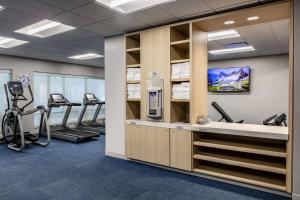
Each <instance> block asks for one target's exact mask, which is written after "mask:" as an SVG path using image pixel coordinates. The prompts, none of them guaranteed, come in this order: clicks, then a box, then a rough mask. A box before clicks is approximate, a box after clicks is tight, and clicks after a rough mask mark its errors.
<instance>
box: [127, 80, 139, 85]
mask: <svg viewBox="0 0 300 200" xmlns="http://www.w3.org/2000/svg"><path fill="white" fill-rule="evenodd" d="M127 83H128V84H136V83H141V81H127Z"/></svg>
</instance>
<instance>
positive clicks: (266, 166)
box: [193, 152, 286, 174]
mask: <svg viewBox="0 0 300 200" xmlns="http://www.w3.org/2000/svg"><path fill="white" fill-rule="evenodd" d="M193 157H194V159H199V160H205V161H210V162H216V163H221V164H226V165H232V166H237V167H244V168H249V169H255V170H261V171H267V172H272V173H278V174H286V167H285V164H282V163H277V162H270V161H263V160H255V159H251V158H243V157H234V156H230V155H220V154H214V153H209V152H201V153H198V154H195V155H194V156H193Z"/></svg>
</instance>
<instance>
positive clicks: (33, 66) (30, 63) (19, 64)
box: [0, 55, 104, 129]
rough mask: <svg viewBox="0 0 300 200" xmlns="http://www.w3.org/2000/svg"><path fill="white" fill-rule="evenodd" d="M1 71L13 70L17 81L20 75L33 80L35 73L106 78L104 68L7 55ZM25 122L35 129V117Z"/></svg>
mask: <svg viewBox="0 0 300 200" xmlns="http://www.w3.org/2000/svg"><path fill="white" fill-rule="evenodd" d="M0 69H9V70H12V79H13V80H16V79H17V77H18V76H19V75H20V74H27V75H29V76H30V77H31V80H32V76H33V72H46V73H56V74H70V75H83V76H93V77H99V78H103V77H104V68H100V67H89V66H83V65H75V64H67V63H60V62H51V61H44V60H35V59H29V58H28V59H27V58H20V57H14V56H5V55H0ZM0 87H3V86H0ZM32 88H33V87H32ZM32 107H33V104H32V105H31V107H28V108H29V109H30V108H32ZM24 120H25V128H27V129H32V128H33V127H34V124H33V115H29V116H28V117H26V118H25V119H24Z"/></svg>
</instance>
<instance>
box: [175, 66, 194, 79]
mask: <svg viewBox="0 0 300 200" xmlns="http://www.w3.org/2000/svg"><path fill="white" fill-rule="evenodd" d="M181 78H190V62H184V63H176V64H172V73H171V79H181Z"/></svg>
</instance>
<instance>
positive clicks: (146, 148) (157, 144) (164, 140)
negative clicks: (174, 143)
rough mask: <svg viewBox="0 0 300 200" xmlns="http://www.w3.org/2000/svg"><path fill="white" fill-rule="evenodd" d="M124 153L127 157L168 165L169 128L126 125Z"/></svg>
mask: <svg viewBox="0 0 300 200" xmlns="http://www.w3.org/2000/svg"><path fill="white" fill-rule="evenodd" d="M126 155H127V157H128V158H132V159H137V160H141V161H145V162H150V163H154V164H159V165H165V166H169V165H170V133H169V129H168V128H158V127H148V126H136V125H127V126H126Z"/></svg>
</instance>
